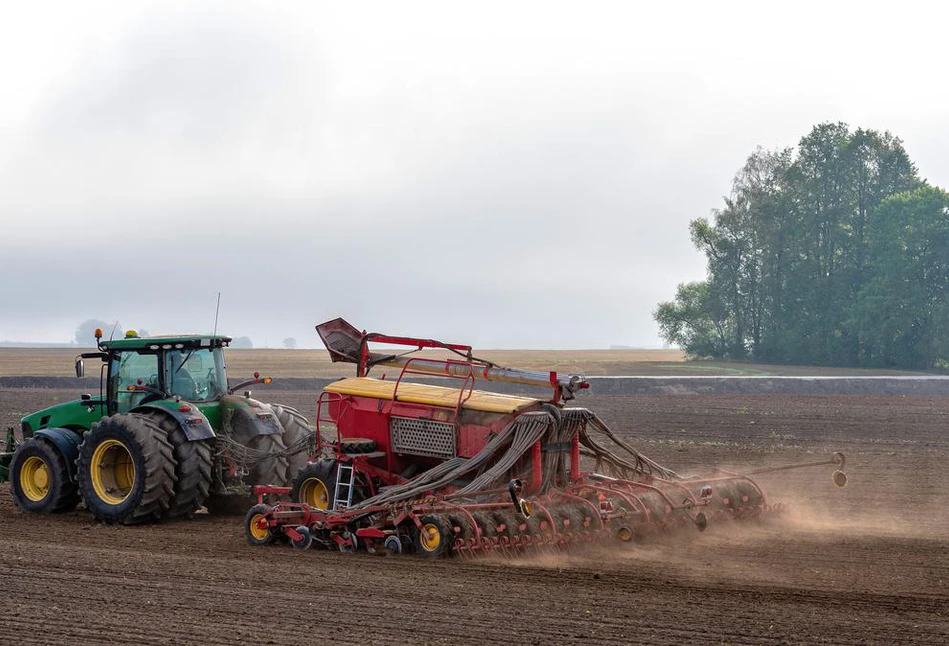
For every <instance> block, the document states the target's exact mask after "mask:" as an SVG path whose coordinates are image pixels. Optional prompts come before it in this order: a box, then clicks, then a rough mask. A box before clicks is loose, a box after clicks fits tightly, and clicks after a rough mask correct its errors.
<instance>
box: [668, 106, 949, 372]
mask: <svg viewBox="0 0 949 646" xmlns="http://www.w3.org/2000/svg"><path fill="white" fill-rule="evenodd" d="M947 214H949V199H947V194H946V193H945V192H944V191H942V190H940V189H937V188H933V187H929V186H926V185H925V183H924V182H923V181H921V180H920V179H919V177H918V175H917V171H916V167H915V165H914V164H913V163H912V161H911V160H910V159H909V157H908V155H907V154H906V151H905V150H904V149H903V145H902V142H901V141H900V140H899V139H898V138H896V137H894V136H893V135H891V134H890V133H888V132H887V133H882V134H881V133H879V132H876V131H873V130H863V129H858V130H856V131H853V132H851V131H850V129H849V128H848V127H847V126H846V124H842V123H824V124H820V125H818V126H815V127H814V128H813V129H812V130H811V132H810V133H809V134H808V135H807V136H805V137H803V138H802V139H801V141H800V142H799V144H798V146H797V148H796V150H795V149H790V148H787V149H784V150H777V151H766V150H762V149H760V148H759V149H758V150H756V151H755V152H754V153H752V154H751V156H750V157H749V158H748V160H747V161H746V163H745V165H744V166H743V167H742V169H741V170H740V171H739V172H738V174H737V175H736V177H735V179H734V182H733V185H732V190H731V193H730V195H729V196H728V197H727V198H725V204H724V207H723V208H722V209H720V210H717V211H715V212H713V220H712V221H709V220H707V219H704V218H700V219H697V220H694V221H693V222H691V223H690V226H689V231H690V234H691V237H692V242H693V244H695V246H696V248H698V249H699V250H700V251H702V252H703V253H704V254H705V256H706V259H707V263H708V274H707V277H706V279H705V281H702V282H699V283H689V284H685V285H680V286H679V289H678V291H677V293H676V298H675V300H674V301H672V302H666V303H661V304H660V305H659V307H658V308H657V309H656V311H655V312H654V317H655V319H656V321H657V322H658V323H659V327H660V333H661V334H662V336H663V337H664V338H665V339H666V340H667V341H668V342H670V343H675V344H678V345H680V346H682V347H683V348H684V349H685V350H686V352H687V353H688V354H690V355H692V356H703V357H712V358H729V359H751V360H756V361H764V362H769V363H807V364H816V365H838V366H887V367H905V368H917V369H918V368H931V367H938V366H941V365H944V364H946V363H947V362H949V329H947V328H949V318H947V317H949V215H947Z"/></svg>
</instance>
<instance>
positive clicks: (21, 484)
mask: <svg viewBox="0 0 949 646" xmlns="http://www.w3.org/2000/svg"><path fill="white" fill-rule="evenodd" d="M10 493H11V494H13V502H14V503H16V506H17V507H19V508H20V509H22V510H23V511H32V512H37V513H41V514H49V513H58V512H63V511H71V510H73V509H75V508H76V505H77V504H79V490H78V488H77V487H76V484H75V483H74V482H73V481H72V480H71V479H70V478H69V470H68V469H67V468H66V459H65V458H64V457H63V455H62V454H61V453H60V452H59V450H58V449H56V447H55V446H54V445H53V444H51V443H50V442H47V441H46V440H44V439H42V438H40V437H34V438H31V439H29V440H27V441H25V442H23V444H21V445H20V446H19V447H17V450H16V453H14V454H13V460H12V461H11V462H10Z"/></svg>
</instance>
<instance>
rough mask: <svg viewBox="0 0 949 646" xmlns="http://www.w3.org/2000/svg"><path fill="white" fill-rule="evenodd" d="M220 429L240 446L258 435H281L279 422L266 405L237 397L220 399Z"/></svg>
mask: <svg viewBox="0 0 949 646" xmlns="http://www.w3.org/2000/svg"><path fill="white" fill-rule="evenodd" d="M221 428H222V429H223V430H224V432H225V433H227V434H228V435H230V436H231V438H232V439H234V440H235V441H237V442H239V443H241V444H247V443H249V442H250V440H251V439H252V438H254V437H257V436H258V435H279V434H281V433H283V427H282V426H280V420H279V419H277V416H276V415H275V414H274V412H273V410H271V408H270V406H269V405H268V404H264V403H261V402H259V401H257V400H256V399H251V398H250V397H241V396H239V395H224V396H223V397H222V398H221Z"/></svg>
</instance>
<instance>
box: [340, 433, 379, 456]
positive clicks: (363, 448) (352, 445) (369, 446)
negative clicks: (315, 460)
mask: <svg viewBox="0 0 949 646" xmlns="http://www.w3.org/2000/svg"><path fill="white" fill-rule="evenodd" d="M339 450H340V451H341V452H342V453H349V454H359V453H372V452H373V451H375V450H376V442H375V441H374V440H367V439H364V438H361V437H350V438H345V437H344V438H343V439H341V440H340V441H339Z"/></svg>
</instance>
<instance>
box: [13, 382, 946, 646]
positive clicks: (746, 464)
mask: <svg viewBox="0 0 949 646" xmlns="http://www.w3.org/2000/svg"><path fill="white" fill-rule="evenodd" d="M257 394H258V395H260V396H261V398H264V399H267V400H270V401H276V402H281V403H286V404H290V405H294V406H297V407H299V408H301V409H302V410H305V411H307V412H310V413H311V414H312V410H311V409H312V408H313V403H314V402H313V395H312V394H311V393H302V392H292V391H269V392H267V393H266V394H265V393H264V392H263V391H260V392H258V393H257ZM54 397H59V398H60V399H68V398H74V397H75V393H71V392H60V391H52V390H5V391H0V420H2V421H3V422H4V425H7V424H9V423H13V422H14V421H15V419H16V418H17V416H18V415H19V414H21V413H23V412H25V411H27V410H32V409H36V408H38V407H40V406H41V405H44V404H47V403H48V402H50V401H51V400H52V399H53V398H54ZM580 405H583V406H586V407H588V408H591V409H593V410H595V411H597V412H598V413H599V414H600V416H601V417H602V418H604V420H605V421H606V422H607V423H609V424H610V425H611V426H612V427H614V428H615V429H617V430H618V431H621V432H622V434H623V435H624V436H626V437H627V438H629V439H630V440H631V441H632V442H633V443H635V444H636V445H637V446H639V447H640V448H641V449H642V450H643V451H644V452H645V453H646V454H647V455H649V456H650V457H653V458H654V459H656V460H658V461H659V462H660V463H662V464H664V465H666V466H669V467H672V468H674V469H676V470H677V471H679V472H680V473H684V474H687V473H692V472H697V471H700V470H701V468H702V467H703V466H719V467H729V468H734V469H753V468H760V467H762V466H769V465H779V464H785V463H789V462H796V461H808V460H815V459H818V457H819V456H822V455H824V454H825V453H827V452H829V451H833V450H840V451H843V452H844V453H845V454H846V455H847V469H846V470H847V472H848V474H849V476H850V485H849V486H848V487H847V488H846V489H836V488H834V487H833V485H832V484H831V481H830V474H831V471H832V469H831V468H830V467H818V468H813V469H809V470H803V471H789V472H780V473H777V474H771V475H764V476H760V477H759V482H760V483H761V484H762V486H763V487H764V488H765V490H766V491H767V492H768V494H769V496H770V498H771V501H772V502H778V501H783V502H787V503H791V505H792V508H791V511H790V512H789V513H788V514H786V515H785V516H784V517H782V518H780V519H776V520H773V521H769V522H765V523H761V522H753V523H732V522H729V523H724V524H718V525H710V526H709V528H708V530H707V531H706V532H705V533H704V534H699V533H698V532H690V533H688V534H685V535H679V536H677V537H675V538H674V539H673V540H671V541H669V542H665V543H660V544H648V545H643V546H637V547H634V548H628V549H627V548H617V549H610V550H607V549H597V550H595V551H589V552H585V553H581V554H566V555H563V556H558V557H549V556H545V557H536V558H533V559H528V560H523V561H519V562H511V561H502V560H483V561H478V562H471V561H457V560H442V561H426V560H423V559H421V558H416V557H408V556H372V555H364V554H360V555H346V554H338V553H331V552H322V551H315V550H311V551H308V552H298V551H295V550H292V549H290V548H289V547H285V546H274V547H267V548H251V547H249V546H247V544H246V542H245V541H244V538H243V535H242V529H241V519H240V518H237V517H210V516H207V515H198V516H197V517H195V518H194V519H193V520H191V521H183V522H176V523H169V524H165V525H157V526H148V527H110V526H105V525H100V524H97V523H94V522H92V521H91V520H90V518H89V517H88V516H87V515H86V514H85V513H84V512H83V511H82V510H81V509H80V510H79V511H76V512H74V513H70V514H66V515H63V516H57V517H37V516H22V515H20V514H19V513H18V512H17V511H16V510H15V508H14V506H13V504H12V502H11V499H10V494H9V491H8V490H7V488H6V486H3V488H2V489H0V617H2V635H3V641H4V643H11V644H26V643H43V644H45V643H69V644H91V643H112V644H131V643H134V644H163V643H189V644H206V643H229V644H234V643H245V642H246V643H251V642H253V643H278V644H282V643H340V644H376V643H378V644H401V643H410V642H411V643H417V644H465V643H472V644H474V643H479V644H480V643H491V644H571V643H576V644H581V643H582V644H634V643H635V644H640V643H641V644H687V643H699V644H745V643H748V644H787V643H800V644H815V643H833V644H868V643H876V644H896V643H901V644H908V643H919V644H943V643H947V642H949V512H947V504H949V469H947V468H946V464H947V459H949V398H946V397H909V396H903V397H900V396H884V395H880V396H865V395H846V396H831V395H827V396H812V397H800V396H783V395H775V394H769V395H658V396H656V395H650V396H646V395H643V396H618V395H617V396H590V397H585V398H583V399H582V400H581V401H580Z"/></svg>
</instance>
